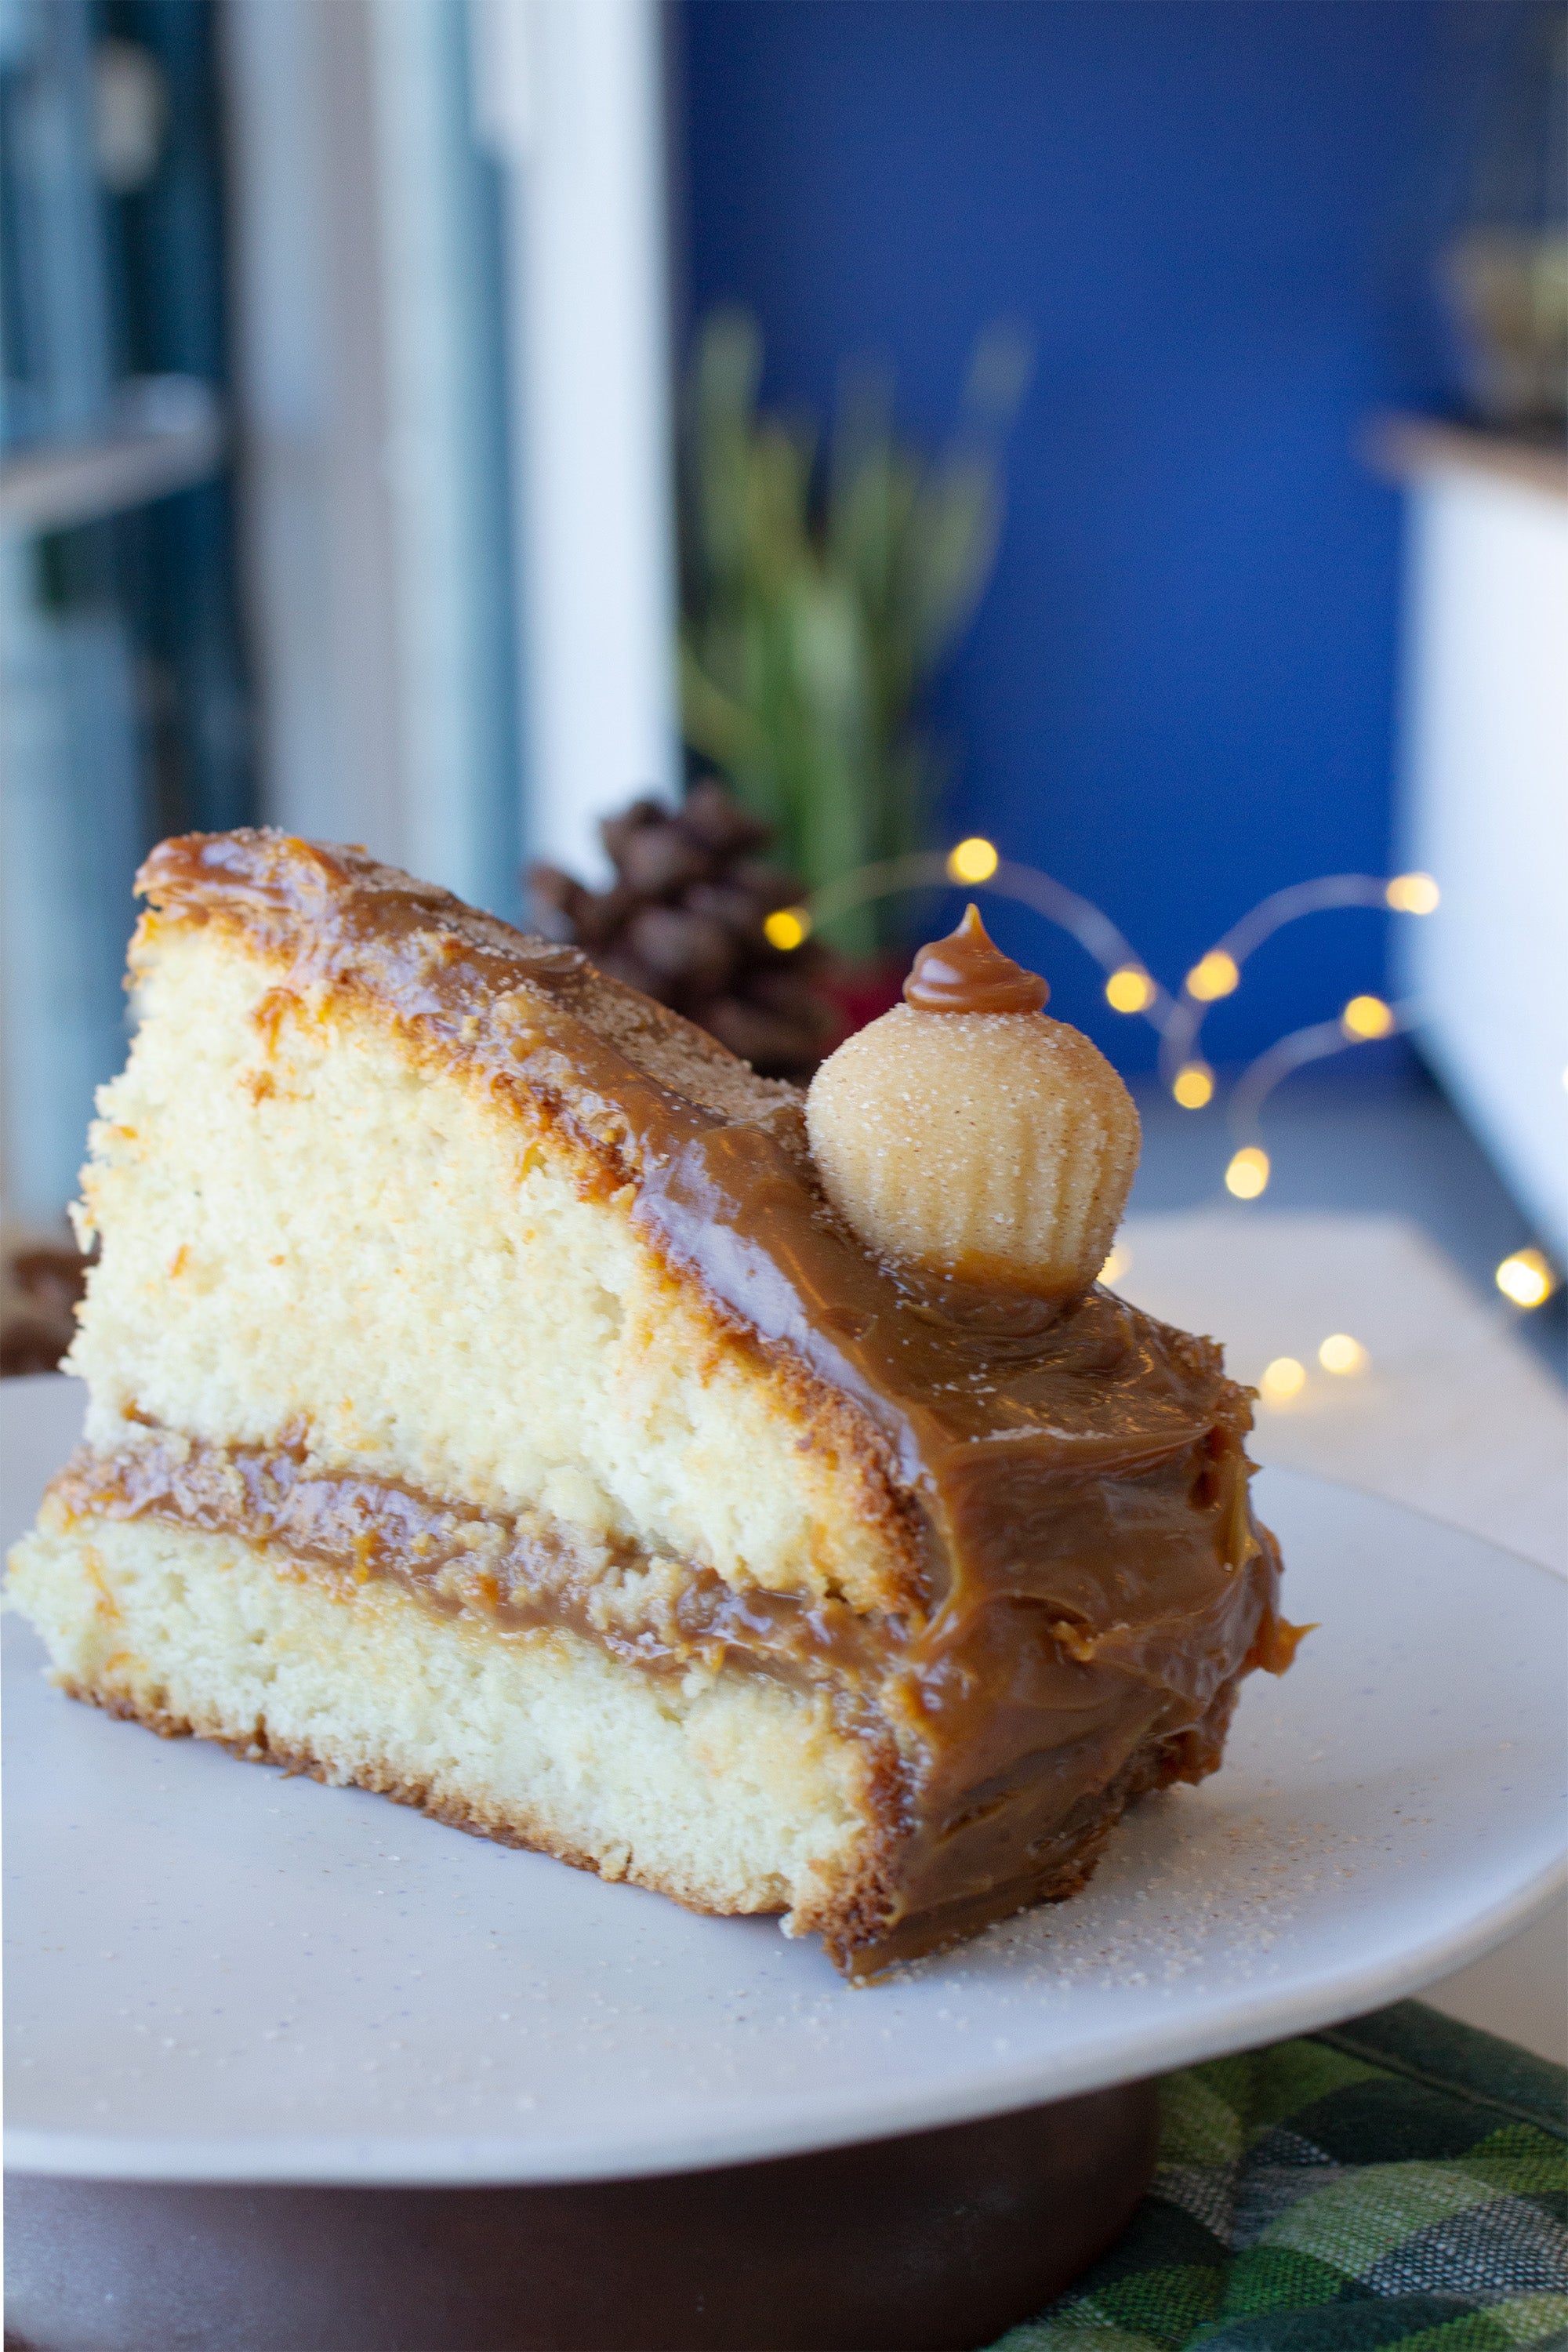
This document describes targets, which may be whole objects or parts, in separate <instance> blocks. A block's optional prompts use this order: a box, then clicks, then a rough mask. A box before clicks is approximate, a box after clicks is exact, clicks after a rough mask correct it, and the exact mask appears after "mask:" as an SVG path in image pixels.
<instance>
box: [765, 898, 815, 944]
mask: <svg viewBox="0 0 1568 2352" xmlns="http://www.w3.org/2000/svg"><path fill="white" fill-rule="evenodd" d="M810 937H811V917H810V916H809V915H808V914H807V913H806V911H805V908H804V907H779V908H776V909H775V910H774V912H773V914H771V915H770V916H769V917H768V919H767V921H766V922H765V923H764V924H763V938H764V939H765V940H767V943H768V945H769V947H771V948H784V949H789V948H798V947H801V946H803V945H804V944H805V941H806V940H808V939H809V938H810Z"/></svg>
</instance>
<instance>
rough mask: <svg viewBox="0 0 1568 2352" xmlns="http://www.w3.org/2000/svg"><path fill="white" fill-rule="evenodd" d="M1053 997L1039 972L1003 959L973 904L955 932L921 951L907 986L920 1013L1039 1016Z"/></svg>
mask: <svg viewBox="0 0 1568 2352" xmlns="http://www.w3.org/2000/svg"><path fill="white" fill-rule="evenodd" d="M1049 995H1050V987H1049V984H1048V982H1046V981H1044V980H1042V979H1041V977H1040V975H1039V973H1038V972H1037V971H1026V970H1025V968H1024V966H1023V965H1022V964H1021V963H1015V962H1014V961H1013V959H1012V957H1011V956H1005V955H1004V954H1003V952H1002V950H1001V949H1000V948H999V947H998V946H997V945H996V943H995V941H994V940H993V939H992V938H991V935H990V933H989V932H988V931H987V930H986V929H985V926H984V923H983V922H982V921H981V919H980V909H979V908H978V907H976V906H974V905H973V904H971V906H970V907H969V909H968V911H967V912H966V914H965V915H964V918H963V922H962V923H960V925H959V926H958V929H956V930H955V931H950V932H949V933H948V936H947V938H946V939H945V940H932V942H931V945H930V946H929V947H924V948H921V951H920V953H919V954H918V955H917V956H916V958H915V962H914V970H913V971H911V972H910V976H909V978H908V980H906V981H905V982H904V1003H906V1004H912V1005H913V1007H914V1009H915V1011H916V1012H917V1013H1038V1012H1039V1010H1040V1008H1041V1006H1042V1005H1043V1004H1044V1003H1046V1001H1047V998H1048V997H1049Z"/></svg>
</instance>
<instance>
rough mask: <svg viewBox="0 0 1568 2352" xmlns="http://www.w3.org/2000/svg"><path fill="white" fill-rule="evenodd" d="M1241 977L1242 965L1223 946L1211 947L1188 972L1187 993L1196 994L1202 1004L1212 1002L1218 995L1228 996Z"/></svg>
mask: <svg viewBox="0 0 1568 2352" xmlns="http://www.w3.org/2000/svg"><path fill="white" fill-rule="evenodd" d="M1240 978H1241V967H1240V965H1239V964H1238V963H1237V961H1236V958H1235V957H1234V956H1232V955H1226V951H1225V950H1224V949H1223V948H1210V950H1209V951H1208V953H1207V955H1206V956H1200V957H1199V959H1198V961H1197V962H1196V963H1195V964H1194V966H1193V968H1192V970H1191V971H1190V972H1188V974H1187V994H1188V995H1189V996H1195V997H1196V998H1197V1000H1198V1002H1199V1003H1200V1004H1212V1003H1214V1001H1215V998H1216V997H1218V996H1228V995H1229V994H1230V992H1231V991H1232V990H1233V989H1234V988H1235V987H1236V985H1237V982H1238V981H1239V980H1240Z"/></svg>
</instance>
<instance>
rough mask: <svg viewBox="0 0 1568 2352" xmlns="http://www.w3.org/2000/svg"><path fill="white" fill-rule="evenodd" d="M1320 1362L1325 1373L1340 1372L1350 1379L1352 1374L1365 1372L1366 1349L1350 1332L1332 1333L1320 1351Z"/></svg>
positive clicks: (1343, 1376) (1342, 1375)
mask: <svg viewBox="0 0 1568 2352" xmlns="http://www.w3.org/2000/svg"><path fill="white" fill-rule="evenodd" d="M1318 1361H1319V1363H1320V1364H1321V1366H1322V1368H1323V1370H1324V1371H1325V1372H1338V1373H1339V1374H1340V1375H1341V1377H1342V1378H1345V1379H1348V1378H1349V1376H1350V1374H1351V1373H1352V1372H1364V1371H1365V1370H1366V1366H1367V1353H1366V1349H1364V1348H1363V1346H1362V1344H1361V1341H1360V1340H1359V1339H1352V1338H1351V1335H1350V1333H1349V1332H1348V1331H1331V1332H1330V1334H1329V1336H1328V1338H1327V1339H1325V1340H1324V1341H1323V1344H1322V1346H1321V1348H1320V1349H1319V1350H1318Z"/></svg>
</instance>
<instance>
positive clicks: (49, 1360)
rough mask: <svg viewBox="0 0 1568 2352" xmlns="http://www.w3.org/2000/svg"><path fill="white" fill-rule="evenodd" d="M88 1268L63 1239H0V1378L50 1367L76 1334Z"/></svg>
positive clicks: (9, 1237)
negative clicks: (80, 1301) (77, 1310)
mask: <svg viewBox="0 0 1568 2352" xmlns="http://www.w3.org/2000/svg"><path fill="white" fill-rule="evenodd" d="M87 1268H88V1261H87V1259H86V1258H84V1257H83V1256H81V1255H80V1254H79V1251H77V1250H76V1249H74V1248H73V1247H72V1245H71V1244H70V1242H69V1240H68V1239H61V1240H58V1241H57V1240H54V1239H52V1238H49V1237H40V1236H37V1235H33V1236H30V1237H29V1236H24V1235H21V1234H6V1235H5V1237H4V1239H3V1240H0V1377H4V1378H5V1379H7V1380H9V1379H11V1378H12V1377H13V1376H14V1375H16V1374H20V1373H24V1372H52V1371H53V1370H54V1369H55V1367H56V1365H57V1364H58V1362H59V1360H60V1358H61V1357H62V1356H63V1355H64V1354H65V1351H66V1349H68V1347H69V1346H70V1343H71V1341H72V1339H74V1338H75V1337H76V1306H77V1302H78V1300H79V1298H80V1297H82V1295H83V1293H84V1292H85V1290H86V1288H87Z"/></svg>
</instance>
